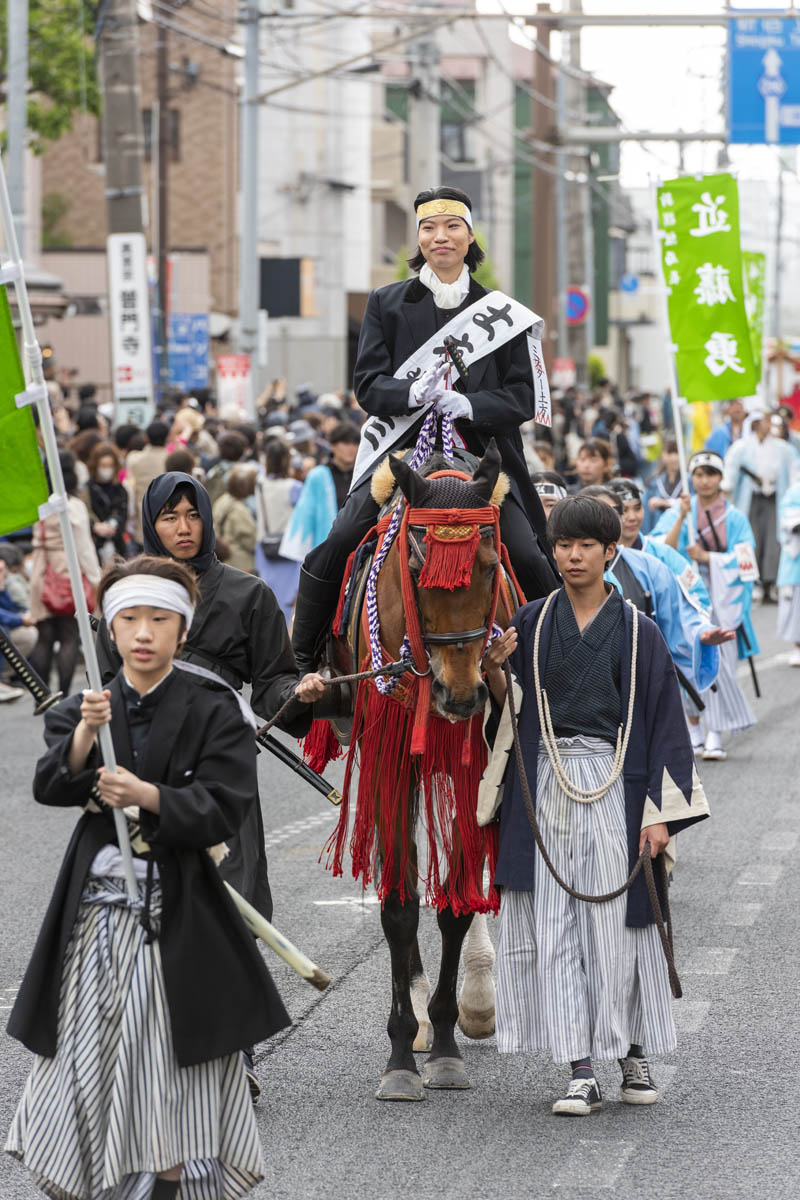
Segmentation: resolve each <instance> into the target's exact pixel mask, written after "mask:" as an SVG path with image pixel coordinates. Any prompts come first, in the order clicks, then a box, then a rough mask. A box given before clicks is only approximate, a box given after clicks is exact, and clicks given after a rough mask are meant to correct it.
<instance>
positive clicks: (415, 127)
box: [408, 36, 441, 251]
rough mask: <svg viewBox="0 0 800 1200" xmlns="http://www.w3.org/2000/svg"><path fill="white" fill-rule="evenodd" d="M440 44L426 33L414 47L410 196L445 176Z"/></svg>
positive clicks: (412, 235) (413, 227) (411, 230)
mask: <svg viewBox="0 0 800 1200" xmlns="http://www.w3.org/2000/svg"><path fill="white" fill-rule="evenodd" d="M439 57H440V55H439V47H438V46H437V44H436V41H435V39H434V38H433V37H431V36H428V37H422V38H420V40H419V41H418V42H415V43H414V44H413V45H412V47H411V51H410V58H411V68H412V71H413V78H412V81H411V86H410V87H409V89H408V190H409V194H410V200H411V201H413V199H414V197H415V196H416V195H418V194H419V192H421V191H423V190H424V189H425V188H432V187H438V186H439V182H440V180H441V150H440V141H441V133H440V127H441V101H440V95H439V69H438V68H439ZM408 245H409V248H410V251H413V249H414V247H415V246H416V245H417V221H416V217H415V216H414V213H413V211H411V208H410V206H409V226H408Z"/></svg>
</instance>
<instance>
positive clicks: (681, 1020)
mask: <svg viewBox="0 0 800 1200" xmlns="http://www.w3.org/2000/svg"><path fill="white" fill-rule="evenodd" d="M710 1008H711V1001H710V1000H681V1002H680V1004H676V1005H675V1008H674V1009H673V1012H674V1015H675V1028H676V1029H679V1030H680V1031H681V1033H697V1031H698V1030H699V1028H700V1026H701V1025H702V1024H703V1022H704V1021H705V1019H706V1017H707V1016H708V1013H709V1010H710Z"/></svg>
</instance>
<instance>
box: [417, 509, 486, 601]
mask: <svg viewBox="0 0 800 1200" xmlns="http://www.w3.org/2000/svg"><path fill="white" fill-rule="evenodd" d="M468 529H469V535H468V536H466V537H458V536H454V534H458V532H459V527H458V526H456V527H452V526H444V527H442V526H436V525H434V526H431V527H429V529H428V532H427V533H426V534H425V545H426V547H427V553H426V555H425V562H424V563H423V566H422V571H421V572H420V576H419V583H420V587H424V588H447V590H448V591H449V592H452V591H455V589H456V588H459V587H468V586H469V583H470V580H471V579H472V568H473V566H474V563H475V555H476V554H477V551H478V546H479V545H480V544H481V532H480V529H479V528H478V526H477V525H475V526H471V527H468Z"/></svg>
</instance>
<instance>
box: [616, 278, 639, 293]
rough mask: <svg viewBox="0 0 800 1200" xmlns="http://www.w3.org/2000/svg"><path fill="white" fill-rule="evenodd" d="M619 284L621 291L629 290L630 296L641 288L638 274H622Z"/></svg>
mask: <svg viewBox="0 0 800 1200" xmlns="http://www.w3.org/2000/svg"><path fill="white" fill-rule="evenodd" d="M619 286H620V291H622V292H627V293H628V295H629V296H632V295H633V294H634V292H638V290H639V276H638V275H621V276H620V280H619Z"/></svg>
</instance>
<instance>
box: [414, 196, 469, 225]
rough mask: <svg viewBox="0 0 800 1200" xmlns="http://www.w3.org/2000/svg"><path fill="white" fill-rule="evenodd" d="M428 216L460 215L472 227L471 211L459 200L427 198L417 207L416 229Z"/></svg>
mask: <svg viewBox="0 0 800 1200" xmlns="http://www.w3.org/2000/svg"><path fill="white" fill-rule="evenodd" d="M429 217H461V220H462V221H466V223H467V224H468V225H469V227H470V229H472V213H471V212H470V211H469V209H468V208H467V206H466V204H462V203H461V201H460V200H446V199H445V200H428V201H427V203H425V204H420V206H419V208H418V209H417V229H419V227H420V225H421V224H422V222H423V221H427V219H428V218H429Z"/></svg>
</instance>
